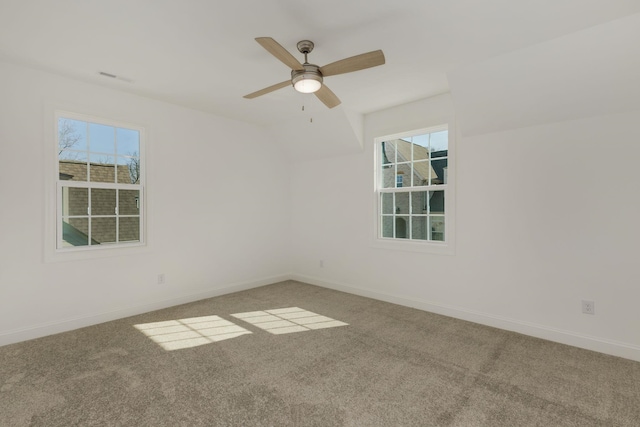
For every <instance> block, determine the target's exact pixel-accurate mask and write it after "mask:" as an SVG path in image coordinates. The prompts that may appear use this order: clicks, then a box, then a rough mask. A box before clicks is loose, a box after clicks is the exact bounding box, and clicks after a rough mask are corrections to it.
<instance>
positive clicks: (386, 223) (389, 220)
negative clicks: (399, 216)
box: [382, 216, 393, 237]
mask: <svg viewBox="0 0 640 427" xmlns="http://www.w3.org/2000/svg"><path fill="white" fill-rule="evenodd" d="M382 237H393V217H392V216H383V217H382Z"/></svg>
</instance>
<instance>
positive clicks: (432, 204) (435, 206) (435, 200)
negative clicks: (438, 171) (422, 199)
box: [429, 191, 444, 214]
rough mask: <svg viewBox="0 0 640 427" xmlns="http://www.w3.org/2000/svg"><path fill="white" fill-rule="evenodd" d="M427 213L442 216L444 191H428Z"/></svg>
mask: <svg viewBox="0 0 640 427" xmlns="http://www.w3.org/2000/svg"><path fill="white" fill-rule="evenodd" d="M429 213H432V214H434V213H435V214H444V191H429Z"/></svg>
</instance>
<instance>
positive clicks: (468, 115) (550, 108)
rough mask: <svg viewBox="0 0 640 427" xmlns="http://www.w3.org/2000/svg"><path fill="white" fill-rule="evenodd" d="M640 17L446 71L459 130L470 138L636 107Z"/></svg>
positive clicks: (639, 94)
mask: <svg viewBox="0 0 640 427" xmlns="http://www.w3.org/2000/svg"><path fill="white" fill-rule="evenodd" d="M639 76H640V14H636V15H632V16H628V17H625V18H621V19H618V20H616V21H612V22H608V23H604V24H601V25H597V26H594V27H590V28H587V29H585V30H581V31H578V32H576V33H572V34H569V35H566V36H562V37H558V38H556V39H553V40H549V41H545V42H542V43H539V44H537V45H534V46H530V47H526V48H523V49H520V50H518V51H515V52H509V53H507V54H504V55H500V56H497V57H493V58H489V59H486V60H483V61H479V62H477V63H474V64H470V65H467V66H466V67H464V68H459V69H457V70H454V71H452V72H451V73H449V82H450V85H451V89H452V95H453V98H454V102H455V105H456V113H457V116H458V123H459V127H460V129H461V132H462V134H463V135H464V136H472V135H478V134H483V133H489V132H494V131H500V130H506V129H514V128H520V127H527V126H534V125H538V124H543V123H549V122H558V121H564V120H571V119H577V118H583V117H593V116H599V115H605V114H612V113H619V112H625V111H633V110H640V80H639Z"/></svg>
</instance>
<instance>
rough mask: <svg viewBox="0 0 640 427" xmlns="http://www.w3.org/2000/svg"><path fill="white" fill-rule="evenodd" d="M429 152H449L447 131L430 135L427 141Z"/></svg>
mask: <svg viewBox="0 0 640 427" xmlns="http://www.w3.org/2000/svg"><path fill="white" fill-rule="evenodd" d="M429 146H430V150H429V151H431V152H432V153H437V152H442V151H448V150H449V131H448V130H442V131H440V132H433V133H431V137H430V141H429Z"/></svg>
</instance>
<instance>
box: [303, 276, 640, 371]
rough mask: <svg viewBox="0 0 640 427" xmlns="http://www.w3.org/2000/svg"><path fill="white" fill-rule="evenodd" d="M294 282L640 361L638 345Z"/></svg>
mask: <svg viewBox="0 0 640 427" xmlns="http://www.w3.org/2000/svg"><path fill="white" fill-rule="evenodd" d="M291 279H292V280H297V281H300V282H304V283H309V284H311V285H316V286H321V287H324V288H329V289H334V290H336V291H342V292H347V293H350V294H354V295H360V296H363V297H368V298H372V299H376V300H380V301H385V302H390V303H393V304H398V305H403V306H406V307H411V308H417V309H419V310H424V311H428V312H431V313H436V314H442V315H444V316H449V317H455V318H457V319H462V320H468V321H470V322H474V323H479V324H482V325H487V326H492V327H494V328H499V329H504V330H508V331H513V332H518V333H521V334H524V335H529V336H532V337H536V338H542V339H545V340H549V341H554V342H558V343H561V344H567V345H571V346H574V347H579V348H584V349H587V350H592V351H597V352H600V353H605V354H609V355H612V356H618V357H623V358H625V359H631V360H635V361H638V362H640V346H637V345H634V344H629V343H624V342H619V341H614V340H609V339H606V338H600V337H594V336H589V335H584V334H579V333H575V332H572V331H567V330H562V329H557V328H550V327H548V326H544V325H539V324H535V323H530V322H523V321H520V320H516V319H510V318H506V317H501V316H494V315H491V314H487V313H482V312H478V311H473V310H467V309H462V308H459V307H454V306H449V305H443V304H437V303H432V302H429V301H425V300H421V299H416V298H405V297H401V296H396V295H391V294H387V293H384V292H378V291H371V290H368V289H363V288H358V287H356V286H351V285H345V284H341V283H335V282H329V281H326V280H323V279H319V278H317V277H311V276H305V275H300V274H293V275H292V276H291Z"/></svg>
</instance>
